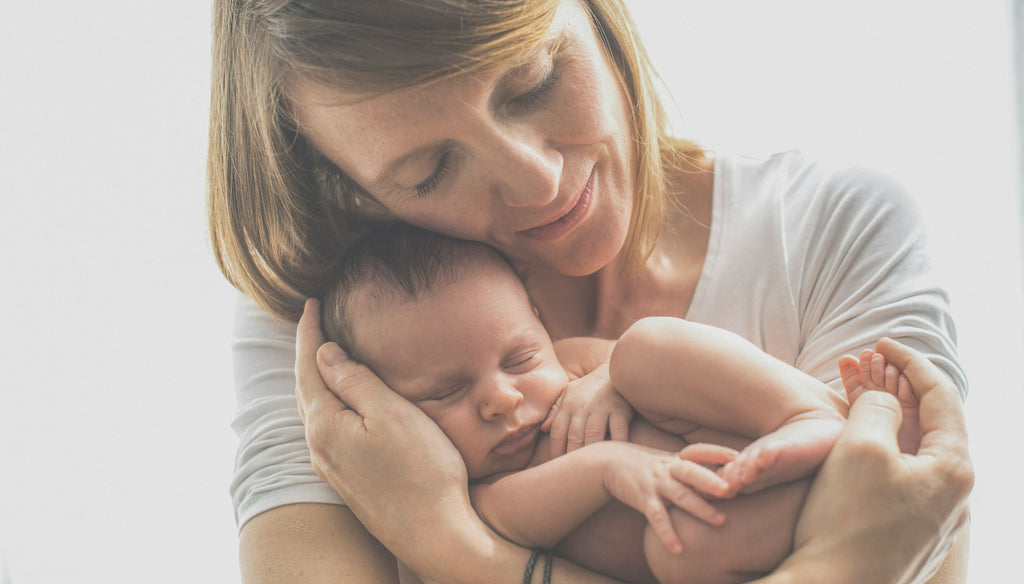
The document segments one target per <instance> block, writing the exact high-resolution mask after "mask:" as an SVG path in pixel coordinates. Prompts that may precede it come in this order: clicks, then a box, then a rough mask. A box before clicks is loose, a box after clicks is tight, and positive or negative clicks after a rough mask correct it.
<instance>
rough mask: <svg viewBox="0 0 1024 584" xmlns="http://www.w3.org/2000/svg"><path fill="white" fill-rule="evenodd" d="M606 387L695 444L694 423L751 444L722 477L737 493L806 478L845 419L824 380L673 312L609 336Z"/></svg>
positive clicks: (839, 402)
mask: <svg viewBox="0 0 1024 584" xmlns="http://www.w3.org/2000/svg"><path fill="white" fill-rule="evenodd" d="M609 372H610V373H611V378H612V384H613V385H614V386H615V388H616V390H618V391H619V393H621V394H622V395H623V397H624V398H625V399H626V400H627V401H628V402H630V404H631V405H633V407H634V408H636V410H637V412H639V413H640V414H641V415H643V416H644V417H645V418H647V419H648V421H650V422H651V423H652V424H654V425H656V426H658V427H659V428H662V429H665V430H667V431H670V432H678V433H680V434H684V435H685V437H686V438H687V440H688V441H691V442H693V441H695V439H698V440H699V438H695V437H696V436H697V435H698V434H700V431H697V432H693V433H692V434H691V432H692V431H693V430H695V429H697V428H698V427H705V428H711V429H714V430H719V431H725V432H732V433H734V434H739V435H741V436H745V437H747V438H750V439H755V441H754V443H753V444H751V445H750V446H749V447H748V448H746V449H744V450H743V451H742V452H741V454H740V456H739V457H737V459H736V460H735V461H733V462H732V463H730V464H728V465H726V466H725V467H724V468H723V469H722V470H721V473H722V476H723V478H725V479H726V480H728V481H729V482H730V483H732V484H733V487H734V489H735V490H736V491H740V490H742V491H744V492H753V491H755V490H757V489H761V488H764V487H765V486H768V485H773V484H779V483H783V482H786V481H790V480H795V479H798V478H802V477H804V476H807V475H808V474H810V473H812V472H814V471H815V470H816V469H817V467H818V466H819V465H820V464H821V462H822V461H823V460H824V459H825V456H826V455H827V454H828V452H829V450H830V449H831V448H832V444H833V443H834V442H835V438H836V437H837V436H838V435H839V432H840V431H841V429H842V425H843V422H844V420H845V418H844V415H845V412H846V409H845V406H846V404H845V401H844V400H842V398H839V397H838V396H836V395H835V393H834V392H833V391H832V390H830V389H829V388H828V387H827V386H826V385H824V384H823V383H821V382H819V381H818V380H816V379H814V378H812V377H810V376H809V375H806V374H805V373H803V372H801V371H799V370H797V369H796V368H794V367H791V366H789V365H787V364H785V363H783V362H781V361H779V360H777V359H775V358H773V357H771V356H769V355H767V354H766V353H764V352H763V351H761V350H760V349H758V348H757V347H755V346H754V345H752V344H751V343H749V342H747V341H746V340H745V339H743V338H741V337H739V336H737V335H735V334H732V333H730V332H728V331H725V330H722V329H718V328H715V327H709V326H705V325H700V324H697V323H692V322H689V321H685V320H681V319H675V318H648V319H643V320H641V321H639V322H637V323H636V324H635V325H633V327H631V328H630V329H629V330H628V331H627V332H626V333H625V334H624V335H623V336H622V337H621V338H620V339H619V341H618V343H617V344H616V346H615V350H614V352H613V353H612V357H611V362H610V364H609Z"/></svg>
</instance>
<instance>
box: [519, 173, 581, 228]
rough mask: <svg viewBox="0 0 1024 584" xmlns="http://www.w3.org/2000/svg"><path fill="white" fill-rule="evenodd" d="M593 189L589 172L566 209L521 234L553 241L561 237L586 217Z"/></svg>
mask: <svg viewBox="0 0 1024 584" xmlns="http://www.w3.org/2000/svg"><path fill="white" fill-rule="evenodd" d="M593 191H594V173H593V172H591V173H590V178H588V179H587V184H586V186H584V187H583V190H582V191H580V193H579V194H578V195H576V197H575V198H574V199H573V200H572V201H571V203H570V205H569V207H568V209H567V210H565V209H563V210H562V211H560V212H559V215H558V216H557V217H556V218H555V219H553V220H552V221H550V222H549V223H546V224H544V225H541V226H539V227H534V228H532V229H527V230H525V231H523V234H525V235H527V236H529V237H532V238H534V239H539V240H541V241H555V240H558V239H561V238H562V237H563V236H565V235H566V234H567V233H569V232H570V231H572V229H573V228H574V227H576V226H577V225H579V224H580V223H581V222H582V221H583V220H584V219H586V217H587V213H588V211H590V203H591V197H592V195H593Z"/></svg>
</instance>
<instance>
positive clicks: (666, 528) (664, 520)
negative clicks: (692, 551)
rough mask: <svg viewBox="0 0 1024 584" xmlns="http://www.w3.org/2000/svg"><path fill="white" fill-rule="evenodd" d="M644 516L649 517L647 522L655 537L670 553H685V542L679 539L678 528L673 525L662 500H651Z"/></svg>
mask: <svg viewBox="0 0 1024 584" xmlns="http://www.w3.org/2000/svg"><path fill="white" fill-rule="evenodd" d="M644 516H645V517H647V522H648V523H650V524H651V528H652V529H654V533H655V535H657V536H658V539H660V540H661V543H663V544H665V547H666V548H668V551H669V552H671V553H673V554H681V553H683V540H681V539H679V534H678V533H676V528H675V526H674V525H672V518H671V517H670V516H669V514H668V510H667V509H665V505H664V504H663V503H662V502H661V500H660V499H657V498H654V499H651V501H650V502H649V503H648V505H647V508H646V509H645V510H644Z"/></svg>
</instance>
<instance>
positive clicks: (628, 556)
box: [555, 501, 655, 584]
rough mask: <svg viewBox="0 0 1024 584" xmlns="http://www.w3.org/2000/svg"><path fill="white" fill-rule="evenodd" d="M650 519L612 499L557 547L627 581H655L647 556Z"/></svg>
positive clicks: (596, 569) (571, 557) (570, 557)
mask: <svg viewBox="0 0 1024 584" xmlns="http://www.w3.org/2000/svg"><path fill="white" fill-rule="evenodd" d="M646 526H647V519H646V518H645V517H644V516H643V515H641V514H640V513H638V512H637V511H635V510H633V509H631V508H630V507H627V506H626V505H623V504H622V503H619V502H618V501H612V502H611V503H609V504H607V505H605V506H604V507H602V508H601V509H600V510H599V511H598V512H597V513H594V514H593V515H591V516H590V517H589V518H588V519H587V520H586V521H585V522H583V524H582V525H580V526H579V527H577V528H576V529H575V530H574V531H573V532H572V533H570V534H569V535H568V537H566V538H565V539H564V540H562V542H561V543H560V544H559V545H558V547H557V548H556V549H555V551H556V553H557V554H558V555H559V556H560V557H563V558H566V559H568V560H572V561H573V562H575V563H577V564H579V565H581V566H584V567H586V568H589V569H590V570H592V571H594V572H598V573H601V574H606V575H608V576H612V577H614V578H616V579H618V580H622V581H624V582H631V583H635V584H645V583H648V584H655V580H654V576H653V575H652V574H651V571H650V569H648V567H647V561H646V560H645V559H644V548H643V540H644V528H645V527H646Z"/></svg>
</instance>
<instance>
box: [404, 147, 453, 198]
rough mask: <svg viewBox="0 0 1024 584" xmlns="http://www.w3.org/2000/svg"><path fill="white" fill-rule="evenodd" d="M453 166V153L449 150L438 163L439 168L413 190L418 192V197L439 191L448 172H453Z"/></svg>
mask: <svg viewBox="0 0 1024 584" xmlns="http://www.w3.org/2000/svg"><path fill="white" fill-rule="evenodd" d="M451 165H452V151H451V150H448V151H446V152H445V153H444V154H442V155H441V158H440V160H438V161H437V166H436V167H435V168H434V172H433V173H432V174H431V175H430V176H429V177H427V179H426V180H424V181H423V182H421V183H419V184H418V185H416V186H415V187H413V189H414V190H415V191H416V196H417V197H425V196H427V195H429V194H430V193H432V192H434V191H436V190H437V187H438V186H440V185H441V182H443V181H444V178H445V176H446V175H447V174H448V171H449V170H451Z"/></svg>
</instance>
